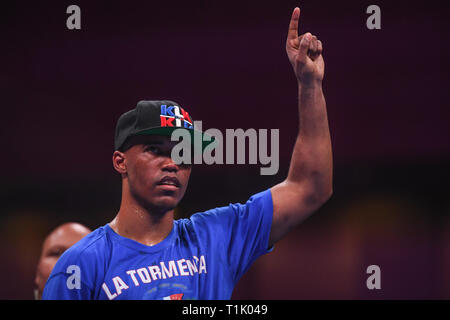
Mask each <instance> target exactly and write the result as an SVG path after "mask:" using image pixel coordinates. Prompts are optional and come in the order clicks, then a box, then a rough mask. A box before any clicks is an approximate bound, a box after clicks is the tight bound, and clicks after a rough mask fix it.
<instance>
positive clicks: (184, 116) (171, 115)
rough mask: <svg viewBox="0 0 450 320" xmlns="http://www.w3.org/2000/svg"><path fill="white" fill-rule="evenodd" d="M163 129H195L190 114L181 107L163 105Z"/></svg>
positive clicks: (161, 115)
mask: <svg viewBox="0 0 450 320" xmlns="http://www.w3.org/2000/svg"><path fill="white" fill-rule="evenodd" d="M160 118H161V127H180V128H186V129H193V128H194V126H193V123H192V119H191V117H190V116H189V113H187V111H185V110H184V109H183V108H181V107H179V106H168V105H165V104H162V105H161V114H160Z"/></svg>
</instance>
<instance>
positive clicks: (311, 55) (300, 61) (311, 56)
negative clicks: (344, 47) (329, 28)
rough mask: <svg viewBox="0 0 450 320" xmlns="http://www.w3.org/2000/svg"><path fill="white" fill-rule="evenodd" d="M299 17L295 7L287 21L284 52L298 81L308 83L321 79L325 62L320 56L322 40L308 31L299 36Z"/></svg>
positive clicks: (303, 83)
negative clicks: (289, 20)
mask: <svg viewBox="0 0 450 320" xmlns="http://www.w3.org/2000/svg"><path fill="white" fill-rule="evenodd" d="M299 19H300V9H299V8H295V9H294V11H293V12H292V17H291V22H290V23H289V31H288V36H287V39H286V52H287V55H288V57H289V61H290V62H291V64H292V67H293V68H294V72H295V75H296V76H297V80H298V82H299V83H300V84H302V85H310V84H313V83H314V82H315V81H322V79H323V75H324V69H325V64H324V61H323V57H322V42H321V41H320V40H318V39H317V37H316V36H314V35H312V34H311V33H309V32H307V33H305V34H303V35H301V36H300V37H299V36H298V21H299Z"/></svg>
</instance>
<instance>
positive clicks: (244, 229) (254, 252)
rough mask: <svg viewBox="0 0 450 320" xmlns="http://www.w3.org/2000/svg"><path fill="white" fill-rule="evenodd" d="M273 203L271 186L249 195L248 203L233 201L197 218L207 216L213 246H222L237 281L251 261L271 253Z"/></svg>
mask: <svg viewBox="0 0 450 320" xmlns="http://www.w3.org/2000/svg"><path fill="white" fill-rule="evenodd" d="M272 216H273V202H272V194H271V192H270V189H268V190H265V191H263V192H260V193H257V194H255V195H253V196H252V197H250V199H249V200H248V201H247V202H246V203H245V204H240V203H237V204H230V205H228V206H226V207H221V208H215V209H212V210H208V211H206V212H205V213H204V214H202V215H201V216H198V217H195V218H194V220H195V219H202V218H204V219H205V223H204V224H203V227H204V228H206V230H207V232H208V233H209V239H210V243H211V245H213V246H215V247H216V248H223V250H224V251H225V252H224V254H225V258H224V259H225V261H226V262H227V263H228V265H229V267H230V269H231V272H232V273H233V274H232V278H233V280H234V283H236V282H237V281H238V280H239V279H240V278H241V276H242V275H243V274H244V273H245V272H246V271H247V269H248V268H249V267H250V266H251V264H252V263H253V262H254V261H255V260H256V259H257V258H258V257H259V256H261V255H263V254H264V253H267V252H270V251H271V250H272V248H269V235H270V229H271V226H272Z"/></svg>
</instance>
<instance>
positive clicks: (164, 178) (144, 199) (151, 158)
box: [124, 135, 191, 212]
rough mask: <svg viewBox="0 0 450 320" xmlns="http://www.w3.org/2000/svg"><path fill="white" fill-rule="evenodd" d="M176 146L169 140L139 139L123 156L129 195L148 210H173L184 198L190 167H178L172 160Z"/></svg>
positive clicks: (158, 137) (135, 138)
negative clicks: (172, 153) (173, 149)
mask: <svg viewBox="0 0 450 320" xmlns="http://www.w3.org/2000/svg"><path fill="white" fill-rule="evenodd" d="M177 143H178V142H176V141H171V140H170V137H168V136H156V135H155V136H153V135H149V136H137V137H134V138H133V140H132V141H131V144H132V147H131V148H129V149H128V150H127V151H125V152H124V155H125V165H126V178H127V180H128V186H129V189H130V192H131V194H132V195H133V197H134V198H135V199H136V200H137V201H138V202H139V203H140V204H141V205H143V206H144V207H146V208H147V209H156V210H157V211H160V212H166V211H168V210H172V209H174V208H175V207H176V206H177V204H178V203H179V202H180V201H181V199H182V198H183V196H184V193H185V191H186V188H187V185H188V181H189V177H190V174H191V165H176V164H175V163H174V161H173V160H172V159H171V152H172V148H173V147H174V146H175V145H176V144H177Z"/></svg>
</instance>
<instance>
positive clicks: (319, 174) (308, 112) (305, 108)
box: [287, 81, 333, 200]
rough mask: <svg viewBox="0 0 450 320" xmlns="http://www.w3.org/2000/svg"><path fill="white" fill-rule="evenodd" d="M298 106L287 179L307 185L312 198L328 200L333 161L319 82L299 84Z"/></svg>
mask: <svg viewBox="0 0 450 320" xmlns="http://www.w3.org/2000/svg"><path fill="white" fill-rule="evenodd" d="M298 109H299V132H298V135H297V140H296V142H295V146H294V150H293V152H292V159H291V164H290V168H289V173H288V177H287V181H288V182H292V183H296V184H302V185H306V186H307V188H308V189H310V190H311V193H312V199H317V200H323V199H327V198H328V197H329V196H330V195H331V192H332V171H333V160H332V151H331V139H330V130H329V127H328V117H327V110H326V102H325V97H324V94H323V91H322V84H321V82H319V81H317V82H314V84H312V85H302V84H301V83H299V87H298Z"/></svg>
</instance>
